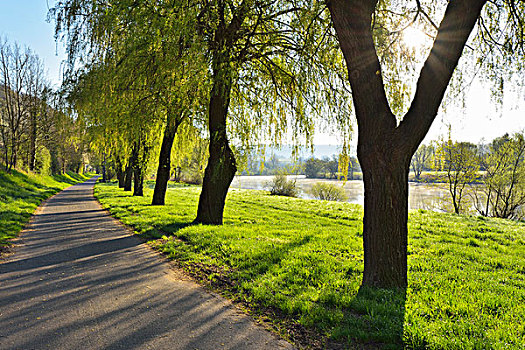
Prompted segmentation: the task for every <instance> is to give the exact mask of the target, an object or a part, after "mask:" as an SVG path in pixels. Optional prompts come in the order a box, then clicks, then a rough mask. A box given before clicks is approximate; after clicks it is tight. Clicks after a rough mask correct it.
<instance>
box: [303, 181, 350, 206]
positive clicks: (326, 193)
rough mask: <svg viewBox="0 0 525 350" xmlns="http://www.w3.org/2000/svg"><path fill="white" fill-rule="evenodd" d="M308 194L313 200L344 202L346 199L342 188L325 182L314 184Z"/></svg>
mask: <svg viewBox="0 0 525 350" xmlns="http://www.w3.org/2000/svg"><path fill="white" fill-rule="evenodd" d="M310 194H311V195H312V196H314V198H317V199H322V200H327V201H338V202H344V201H345V200H347V198H348V196H347V195H346V192H345V190H344V188H342V187H339V186H336V185H334V184H330V183H326V182H317V183H315V184H314V185H313V186H312V188H311V189H310Z"/></svg>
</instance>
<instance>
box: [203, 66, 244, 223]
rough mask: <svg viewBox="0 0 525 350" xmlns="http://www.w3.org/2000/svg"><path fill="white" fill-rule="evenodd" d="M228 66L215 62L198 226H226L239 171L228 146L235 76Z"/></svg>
mask: <svg viewBox="0 0 525 350" xmlns="http://www.w3.org/2000/svg"><path fill="white" fill-rule="evenodd" d="M228 65H229V64H228V63H227V61H222V62H215V67H214V68H215V69H214V76H213V88H212V90H211V95H210V107H209V112H208V113H209V115H208V118H209V130H210V147H209V150H210V156H209V159H208V165H207V166H206V170H205V172H204V180H203V183H202V191H201V195H200V198H199V207H198V210H197V218H196V219H195V223H203V224H213V225H221V224H222V218H223V212H224V204H225V202H226V195H227V194H228V188H229V187H230V184H231V182H232V181H233V177H234V176H235V173H236V172H237V165H236V163H235V156H234V154H233V152H232V150H231V148H230V146H229V144H228V135H227V133H226V117H227V115H228V106H229V103H230V93H231V87H232V73H233V72H231V68H229V67H228Z"/></svg>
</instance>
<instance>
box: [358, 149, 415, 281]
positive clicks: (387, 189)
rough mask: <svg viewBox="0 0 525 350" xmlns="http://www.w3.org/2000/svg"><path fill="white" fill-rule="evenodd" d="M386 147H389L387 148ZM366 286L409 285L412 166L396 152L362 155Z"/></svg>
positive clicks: (364, 275)
mask: <svg viewBox="0 0 525 350" xmlns="http://www.w3.org/2000/svg"><path fill="white" fill-rule="evenodd" d="M385 146H386V145H385ZM363 154H366V156H364V157H363V156H361V157H360V158H359V161H360V163H361V166H362V169H363V182H364V187H365V202H364V211H365V215H364V218H363V248H364V272H363V285H368V286H376V287H382V288H385V287H386V288H391V287H404V286H406V285H407V237H408V235H407V220H408V173H409V162H407V161H406V160H402V159H398V158H397V155H396V152H390V151H388V150H385V151H384V152H380V153H379V152H373V151H371V152H370V153H368V152H363V150H362V151H361V155H363Z"/></svg>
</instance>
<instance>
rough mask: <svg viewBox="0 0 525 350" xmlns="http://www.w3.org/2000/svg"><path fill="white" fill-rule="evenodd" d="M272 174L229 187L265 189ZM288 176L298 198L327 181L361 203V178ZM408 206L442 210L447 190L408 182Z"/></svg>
mask: <svg viewBox="0 0 525 350" xmlns="http://www.w3.org/2000/svg"><path fill="white" fill-rule="evenodd" d="M272 178H273V176H244V175H237V176H235V178H234V180H233V182H232V184H231V188H243V189H253V190H267V189H268V188H269V183H270V182H271V180H272ZM288 178H295V179H296V184H297V187H298V188H299V190H300V193H299V197H300V198H308V199H312V198H313V197H312V196H311V195H310V194H309V189H310V188H311V187H312V185H313V184H314V183H316V182H328V183H332V184H334V185H338V186H342V187H343V188H344V189H345V191H346V194H347V196H348V199H347V202H350V203H356V204H361V205H363V201H364V189H363V182H362V181H361V180H351V181H346V182H343V181H338V180H326V179H307V178H306V177H305V176H304V175H297V176H295V175H289V176H288ZM408 193H409V195H408V206H409V209H427V210H434V211H442V210H443V205H444V202H445V201H447V200H448V197H447V196H448V195H449V194H448V191H447V188H446V185H445V184H439V183H438V184H422V183H417V182H409V192H408Z"/></svg>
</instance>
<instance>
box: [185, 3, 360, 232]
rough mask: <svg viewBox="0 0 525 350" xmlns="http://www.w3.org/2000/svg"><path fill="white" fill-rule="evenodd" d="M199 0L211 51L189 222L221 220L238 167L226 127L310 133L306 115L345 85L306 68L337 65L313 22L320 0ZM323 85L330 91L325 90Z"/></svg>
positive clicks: (332, 100) (250, 135) (241, 132)
mask: <svg viewBox="0 0 525 350" xmlns="http://www.w3.org/2000/svg"><path fill="white" fill-rule="evenodd" d="M197 3H199V2H197ZM199 5H200V13H199V16H198V24H197V25H198V32H199V34H200V35H201V36H202V37H203V39H204V41H205V42H206V44H207V47H208V51H209V53H210V67H211V84H212V87H211V90H210V94H209V103H208V130H209V137H210V145H209V159H208V165H207V167H206V170H205V173H204V181H203V186H202V192H201V194H200V198H199V206H198V211H197V217H196V219H195V222H196V223H204V224H222V220H223V211H224V205H225V200H226V195H227V192H228V188H229V186H230V184H231V181H232V180H233V177H234V175H235V173H236V171H237V164H236V159H235V155H234V152H233V151H232V149H231V147H230V140H229V137H228V136H229V135H228V130H229V129H230V131H232V132H231V134H233V137H234V138H235V139H236V140H237V141H239V142H241V143H242V142H243V141H246V140H252V141H253V140H254V139H260V134H261V133H264V134H271V136H270V137H271V138H273V139H274V140H276V141H279V140H280V139H282V137H283V135H286V132H287V130H288V131H290V129H295V130H293V134H294V135H295V136H297V135H298V134H302V135H305V136H306V138H307V139H309V140H311V136H312V133H313V126H314V124H315V123H314V120H313V119H314V118H315V116H319V115H320V114H322V113H320V110H321V109H323V108H322V107H321V106H325V105H326V106H331V107H333V106H335V105H337V104H338V103H339V105H344V102H341V100H340V99H339V97H340V96H341V95H340V94H339V93H335V92H336V91H339V90H344V83H343V82H342V81H334V82H333V85H332V86H330V85H331V83H332V82H331V78H333V77H334V76H335V75H336V73H335V72H333V71H324V70H323V71H321V70H313V69H312V67H313V66H314V65H316V64H320V63H323V64H330V65H331V66H332V67H336V66H337V62H328V61H324V59H326V57H327V56H328V55H329V53H331V52H333V50H331V48H330V47H329V45H328V44H327V43H329V42H330V40H328V39H329V37H327V36H326V35H324V34H326V33H325V32H324V29H326V27H327V26H326V22H324V23H323V22H320V21H318V19H319V17H318V16H317V15H318V13H319V12H322V4H320V3H318V4H314V5H313V6H312V7H311V8H309V9H307V10H305V9H303V8H301V7H299V6H296V4H294V2H283V1H250V0H244V1H240V2H230V1H223V0H219V1H215V2H207V1H206V2H200V3H199ZM319 72H325V73H327V75H324V74H320V73H319ZM316 73H317V74H316ZM330 88H333V89H332V90H331V91H330V92H331V93H332V94H330V93H328V94H326V91H329V90H330ZM232 102H233V104H232ZM328 109H329V108H328ZM349 111H350V109H349V106H348V105H344V106H343V108H342V109H341V110H338V111H337V112H336V114H337V115H339V116H340V115H345V116H346V115H348V114H349ZM229 117H230V118H231V117H233V118H231V119H230V118H229ZM339 120H345V118H340V119H339ZM290 126H292V127H290ZM257 134H259V135H257Z"/></svg>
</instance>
